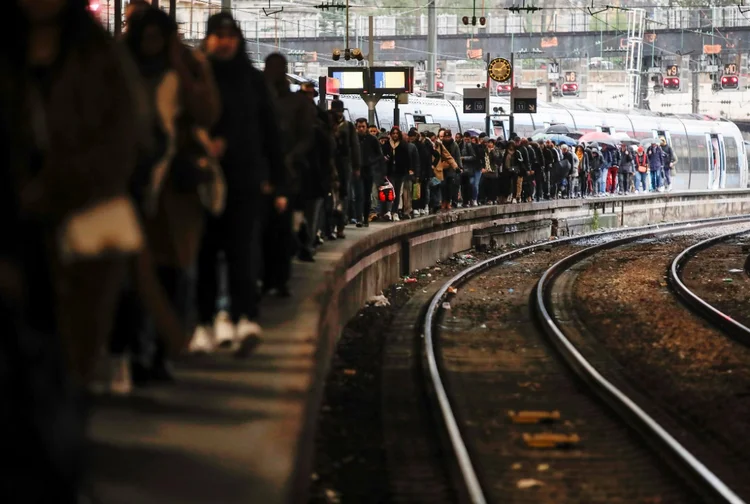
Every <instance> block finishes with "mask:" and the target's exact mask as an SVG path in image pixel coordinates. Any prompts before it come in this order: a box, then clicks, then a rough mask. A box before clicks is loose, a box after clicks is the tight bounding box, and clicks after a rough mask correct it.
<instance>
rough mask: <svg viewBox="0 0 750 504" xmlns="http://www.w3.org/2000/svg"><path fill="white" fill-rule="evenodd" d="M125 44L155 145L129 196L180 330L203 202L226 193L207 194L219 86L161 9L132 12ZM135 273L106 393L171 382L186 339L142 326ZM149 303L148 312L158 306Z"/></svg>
mask: <svg viewBox="0 0 750 504" xmlns="http://www.w3.org/2000/svg"><path fill="white" fill-rule="evenodd" d="M124 41H125V46H126V47H127V48H128V50H129V51H130V54H131V55H132V57H133V59H134V61H135V63H136V67H137V68H138V71H139V73H140V76H141V80H142V82H143V84H144V89H145V91H146V95H147V97H148V102H149V105H150V109H151V110H150V111H151V114H150V117H151V119H152V124H151V129H150V131H151V132H152V134H153V143H152V148H151V149H150V150H149V151H147V152H142V153H141V156H140V157H139V160H138V164H137V167H136V171H135V174H134V176H133V177H132V179H131V193H132V195H133V197H134V199H135V200H136V201H137V202H138V204H139V209H140V211H141V218H142V220H143V222H144V224H145V229H146V234H147V238H148V240H147V241H148V248H149V252H150V255H151V256H152V257H153V263H154V266H155V268H154V267H153V266H151V269H152V272H153V270H154V269H155V270H156V273H157V276H158V283H159V284H160V285H157V287H161V290H162V295H163V296H164V297H165V301H166V302H165V304H166V308H165V309H167V310H173V311H176V313H177V314H178V315H179V321H180V322H181V325H182V326H183V327H184V326H186V325H187V318H188V317H187V314H188V299H187V297H188V294H189V293H190V292H191V291H192V289H191V287H192V284H191V282H190V280H189V277H188V272H189V271H190V270H191V268H192V267H193V266H194V264H195V262H196V260H197V256H198V247H199V245H200V241H201V236H202V233H203V227H204V226H203V224H204V207H205V209H206V210H208V211H209V212H211V213H213V214H218V213H220V212H221V209H222V207H223V198H222V197H221V196H216V195H214V194H213V193H212V191H211V188H212V187H213V186H214V185H216V184H219V185H220V184H221V183H222V177H221V174H220V169H219V167H218V166H217V163H216V161H215V159H214V158H213V157H212V156H211V155H210V153H209V152H208V150H209V149H210V146H209V141H208V132H207V128H209V127H211V125H212V124H213V123H214V122H215V121H216V119H217V117H218V113H219V97H218V91H217V89H216V86H215V84H214V82H213V78H212V75H211V70H210V67H209V64H208V61H207V60H206V58H205V57H204V56H203V55H202V54H201V53H199V52H193V51H191V50H190V49H188V48H187V47H186V46H184V45H183V44H182V43H181V42H180V40H179V38H178V35H177V25H176V23H175V22H174V21H172V20H171V19H170V18H169V16H168V15H167V14H166V13H165V12H164V11H162V10H160V9H157V8H155V7H147V8H146V9H144V10H140V11H139V12H137V13H136V14H134V15H133V16H132V18H131V20H130V29H129V30H128V32H127V33H126V34H125V37H124ZM136 270H137V268H136ZM137 276H138V273H137V271H136V274H135V275H134V278H133V279H132V280H134V281H132V282H131V284H130V285H129V286H128V288H126V289H124V291H123V293H122V295H121V298H120V304H119V308H118V317H117V324H116V326H115V330H114V333H113V337H112V342H111V347H110V351H111V352H112V354H113V356H114V358H113V361H112V366H111V367H112V376H111V380H110V390H111V391H112V392H115V393H121V394H127V393H129V392H130V389H131V387H132V382H135V383H136V384H146V383H148V382H153V381H156V382H160V381H171V380H172V375H171V371H170V366H169V365H168V362H167V348H168V347H172V348H174V349H175V350H178V349H181V348H182V347H183V346H184V344H185V339H186V338H185V337H182V338H179V339H177V340H176V341H174V339H175V337H174V336H169V335H167V334H164V331H159V334H158V335H157V334H154V331H153V330H147V327H146V326H147V324H146V319H145V316H144V314H143V311H142V308H141V305H142V304H144V300H148V299H149V296H148V295H145V296H144V295H142V292H139V290H142V289H136V288H135V287H136V285H134V284H137V283H138V282H136V281H135V280H136V279H137ZM146 304H149V305H151V306H148V308H150V309H151V311H153V310H154V306H153V305H155V304H158V303H148V302H147V303H146ZM156 316H157V317H159V316H162V314H160V313H157V314H156ZM159 325H160V324H157V326H159ZM184 332H185V331H184V330H183V331H181V332H180V334H179V335H180V336H181V335H182V334H184ZM144 335H145V336H148V337H147V338H144V337H143V336H144ZM170 340H171V341H170ZM128 353H130V355H128ZM131 369H132V374H131V372H130V371H131ZM131 376H132V380H131Z"/></svg>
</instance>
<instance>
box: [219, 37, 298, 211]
mask: <svg viewBox="0 0 750 504" xmlns="http://www.w3.org/2000/svg"><path fill="white" fill-rule="evenodd" d="M240 47H243V46H242V45H241V46H240ZM211 66H212V68H213V72H214V77H215V78H216V84H217V86H218V88H219V93H220V95H221V102H222V110H221V116H220V118H219V120H218V122H217V123H216V124H215V125H214V127H213V128H212V130H211V133H212V135H213V136H214V137H220V138H223V139H225V140H226V151H225V152H224V156H223V157H222V158H221V160H220V161H221V166H222V168H223V170H224V177H225V179H226V184H227V204H231V202H233V201H245V202H247V201H253V200H255V201H257V202H259V199H260V198H259V197H260V195H261V194H262V192H263V186H264V185H265V184H270V185H271V187H272V189H273V191H274V192H275V193H276V194H279V195H284V194H286V193H287V191H288V187H287V173H286V170H285V168H284V162H283V149H282V148H281V146H280V145H279V125H278V120H277V118H276V111H275V110H274V108H273V101H272V98H271V93H270V90H269V89H268V87H267V85H266V81H265V78H264V77H263V74H262V73H261V72H260V71H258V70H257V69H256V68H254V67H253V66H252V64H251V63H250V60H249V59H248V57H247V55H246V54H245V52H244V51H243V50H239V51H237V54H236V56H235V57H234V58H233V59H232V60H230V61H220V60H217V59H211Z"/></svg>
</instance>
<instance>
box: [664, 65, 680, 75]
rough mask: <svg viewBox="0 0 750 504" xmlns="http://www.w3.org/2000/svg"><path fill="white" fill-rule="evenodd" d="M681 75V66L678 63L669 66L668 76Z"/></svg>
mask: <svg viewBox="0 0 750 504" xmlns="http://www.w3.org/2000/svg"><path fill="white" fill-rule="evenodd" d="M679 76H680V67H678V66H677V65H669V66H668V67H667V77H679Z"/></svg>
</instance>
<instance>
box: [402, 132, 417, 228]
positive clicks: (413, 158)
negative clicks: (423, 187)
mask: <svg viewBox="0 0 750 504" xmlns="http://www.w3.org/2000/svg"><path fill="white" fill-rule="evenodd" d="M417 136H419V135H415V136H411V137H410V136H408V135H406V134H404V135H403V136H402V141H403V142H404V144H405V145H406V149H407V150H408V151H409V161H410V162H409V174H408V175H407V176H406V178H405V179H404V185H403V188H402V189H401V199H402V203H403V206H402V207H401V212H402V213H403V215H404V217H405V218H407V219H411V218H412V215H413V210H412V199H413V196H414V184H418V183H419V166H420V159H419V150H417V146H416V145H414V143H413V142H412V140H413V139H415V138H416V137H417ZM414 215H419V214H414Z"/></svg>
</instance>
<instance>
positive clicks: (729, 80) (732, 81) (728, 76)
mask: <svg viewBox="0 0 750 504" xmlns="http://www.w3.org/2000/svg"><path fill="white" fill-rule="evenodd" d="M739 88H740V78H739V77H738V76H737V65H736V64H735V63H728V64H726V65H724V74H723V75H722V76H721V89H726V90H732V91H733V90H736V89H739Z"/></svg>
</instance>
